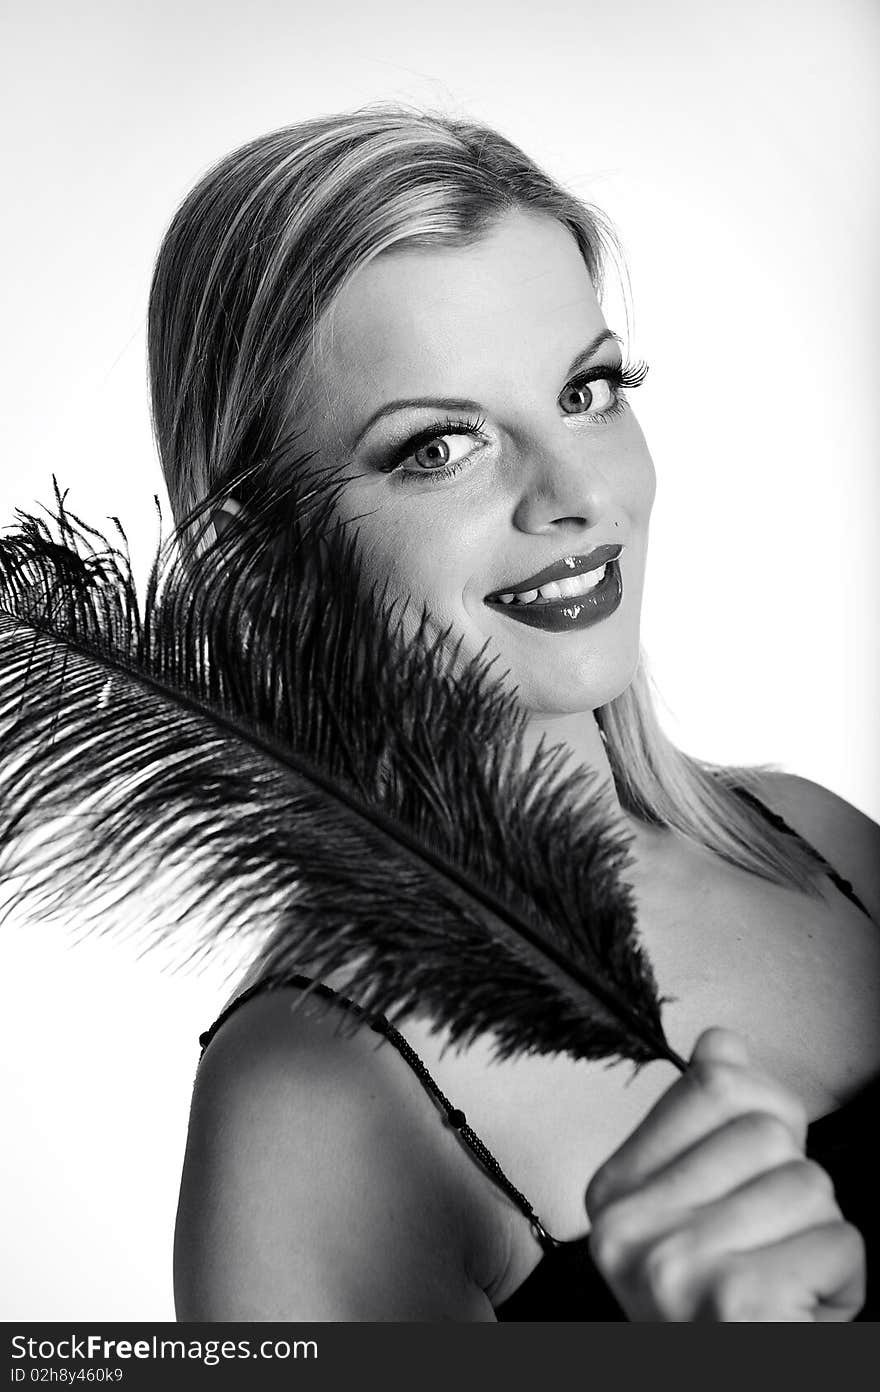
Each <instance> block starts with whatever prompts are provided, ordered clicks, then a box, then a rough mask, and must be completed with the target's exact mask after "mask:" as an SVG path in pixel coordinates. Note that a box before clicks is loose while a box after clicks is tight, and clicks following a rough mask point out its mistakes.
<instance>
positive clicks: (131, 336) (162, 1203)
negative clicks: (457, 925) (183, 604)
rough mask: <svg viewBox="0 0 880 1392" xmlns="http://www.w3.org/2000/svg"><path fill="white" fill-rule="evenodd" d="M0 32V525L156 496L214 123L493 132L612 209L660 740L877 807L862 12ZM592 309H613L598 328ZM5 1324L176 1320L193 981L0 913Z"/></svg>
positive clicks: (758, 8)
mask: <svg viewBox="0 0 880 1392" xmlns="http://www.w3.org/2000/svg"><path fill="white" fill-rule="evenodd" d="M4 30H5V32H4V34H3V38H2V43H3V48H4V50H5V52H4V57H3V59H2V64H3V72H2V84H0V88H2V98H0V100H2V104H3V108H4V109H3V110H2V113H0V114H2V124H0V129H2V135H3V144H4V154H3V181H2V186H3V192H4V195H5V197H4V203H5V216H4V222H3V233H2V236H3V242H4V245H3V260H2V266H3V270H2V276H3V282H4V301H5V306H6V307H5V311H4V333H3V342H2V346H0V352H2V375H0V381H2V392H3V401H2V414H0V429H2V434H3V454H2V465H0V470H2V472H0V525H4V526H5V525H7V524H8V523H11V522H12V520H13V508H14V507H15V506H23V507H29V508H33V507H34V505H35V504H36V503H39V502H45V503H48V502H49V501H50V498H51V474H52V472H53V470H54V471H55V472H56V474H57V475H58V477H59V480H60V482H61V484H62V486H64V487H69V488H70V495H69V498H68V502H69V505H70V506H71V507H73V509H74V511H78V512H79V513H80V514H81V515H83V516H84V517H85V518H86V519H88V520H89V521H92V522H94V523H96V524H100V523H102V522H103V521H104V519H105V518H106V517H107V516H108V515H109V514H112V513H116V514H118V515H119V516H120V517H121V519H122V521H123V523H124V525H125V526H126V529H127V530H128V532H129V535H130V537H131V540H132V544H133V549H134V553H135V556H136V558H138V559H139V561H140V563H141V564H143V563H145V559H146V558H147V557H148V555H149V554H151V550H152V546H153V543H154V541H155V535H156V532H155V511H154V508H153V504H152V495H153V494H154V493H158V494H159V495H160V498H161V499H162V501H163V506H164V508H165V515H166V518H168V519H169V525H170V509H168V507H167V503H166V501H165V495H164V489H163V484H162V479H161V473H160V470H159V467H158V463H157V461H156V459H155V456H154V453H153V447H152V443H151V438H150V432H149V422H148V405H147V384H146V369H145V346H144V328H145V310H146V301H147V292H148V286H149V279H150V273H151V266H152V260H153V257H154V255H155V253H156V250H157V248H158V245H159V241H160V239H161V236H162V232H163V229H164V227H165V226H166V224H167V222H168V220H169V219H170V216H171V214H172V212H173V210H174V208H175V207H176V205H177V203H178V202H179V201H180V199H181V198H182V197H183V196H184V194H185V193H186V192H187V191H188V189H189V188H190V187H191V185H192V184H193V183H194V182H195V180H196V179H197V177H198V176H199V175H200V174H201V172H202V171H203V170H204V169H205V168H206V167H207V166H208V165H209V164H210V163H211V162H213V161H214V160H215V159H216V158H218V157H219V156H220V155H222V154H224V153H225V152H226V151H227V150H229V149H231V148H233V147H234V146H235V145H237V144H240V143H242V142H243V141H244V140H246V139H248V138H250V137H252V136H254V135H257V134H260V133H262V132H264V131H267V130H270V129H272V128H274V127H277V126H280V125H284V124H287V123H290V122H293V121H296V120H298V119H300V118H304V117H307V116H310V115H314V114H318V113H321V112H326V111H331V110H337V109H343V108H347V107H351V106H356V105H358V104H361V103H365V102H369V101H375V100H389V99H390V100H393V99H400V100H403V101H406V102H410V103H413V104H415V105H421V106H429V107H439V108H441V109H443V110H446V111H450V112H456V113H462V114H466V115H469V116H472V117H474V118H477V119H482V120H485V121H487V122H489V123H490V124H493V125H496V126H497V127H498V128H499V129H500V130H502V131H503V132H504V133H505V134H507V135H509V136H510V137H512V138H513V139H514V140H516V141H518V142H519V143H520V144H522V145H523V146H524V148H525V149H526V150H527V151H528V152H529V153H530V154H531V155H532V156H533V157H535V158H536V159H537V160H538V161H539V162H540V163H543V164H545V165H546V166H547V167H548V169H549V170H550V171H551V172H552V173H554V174H555V175H557V176H558V177H559V178H561V179H562V180H563V182H565V183H566V184H567V185H568V186H569V187H571V188H573V189H574V190H575V191H576V192H579V193H581V194H582V195H583V196H585V197H586V198H588V199H590V200H592V201H594V202H596V203H598V204H599V205H600V206H601V207H603V208H604V209H605V211H606V212H607V213H608V214H609V215H610V216H611V217H612V218H613V219H614V220H615V222H616V224H617V226H618V227H619V229H620V231H621V233H622V236H623V241H624V244H625V247H626V250H627V253H628V258H629V263H630V267H631V271H632V281H633V291H634V299H635V309H636V320H635V328H636V332H635V337H634V340H633V342H632V344H631V345H630V347H631V350H632V354H633V356H634V357H644V358H646V359H647V360H648V362H649V363H650V364H651V373H650V375H649V377H648V380H647V383H646V385H645V386H644V387H643V388H641V389H640V391H639V393H638V394H637V396H636V397H635V398H634V406H635V408H636V410H637V412H638V413H639V415H640V418H641V420H642V424H643V426H644V428H645V431H646V434H647V437H648V441H649V444H650V445H651V447H652V450H653V454H654V458H655V462H656V465H657V469H658V475H659V490H658V498H657V504H656V509H655V514H654V522H653V526H652V550H651V559H650V564H649V574H648V590H647V597H646V603H645V615H644V629H643V635H644V642H645V646H646V648H647V651H648V654H649V657H650V659H651V662H652V669H653V673H654V676H655V679H656V682H657V685H658V687H659V690H660V693H661V695H662V697H663V706H662V710H663V715H664V720H665V723H666V725H667V727H668V728H669V730H670V732H671V733H672V734H673V735H674V737H675V738H677V739H678V740H679V741H680V742H681V743H682V744H683V745H684V746H685V747H686V748H687V749H689V750H691V751H692V752H694V753H698V754H701V755H703V756H705V757H708V758H711V759H715V760H718V761H746V762H748V761H764V760H769V761H773V762H775V763H778V764H779V765H781V766H782V767H783V768H786V769H789V770H791V771H793V772H798V773H801V774H804V775H806V776H808V777H811V778H814V779H816V780H817V781H819V782H822V783H825V784H826V785H828V786H829V787H831V788H833V789H834V790H835V791H837V792H839V793H841V794H842V795H843V796H845V797H847V798H849V799H850V800H851V801H852V802H854V803H855V804H856V805H857V806H859V807H861V808H862V809H863V810H865V811H867V812H869V813H870V814H871V815H873V816H874V817H875V818H880V776H878V774H880V749H878V731H877V721H876V718H875V712H876V711H877V709H878V708H880V700H878V697H880V690H878V688H880V670H878V669H880V652H878V642H877V627H878V624H877V617H878V610H877V601H876V598H875V596H876V592H877V588H878V585H877V582H878V571H880V567H878V563H877V559H876V554H877V544H878V543H877V530H878V520H880V508H878V491H880V482H878V479H880V470H878V433H880V429H878V427H880V407H878V391H877V364H878V336H880V315H878V293H877V292H878V268H877V257H876V247H877V245H878V233H880V218H878V203H880V180H878V177H877V169H878V156H880V149H878V146H880V95H878V93H880V81H878V79H880V8H878V6H877V5H876V4H875V3H873V2H872V0H822V2H821V3H820V2H819V0H715V3H712V0H665V3H664V0H655V3H650V0H614V3H613V4H609V3H608V0H547V3H544V4H542V5H532V4H529V3H525V0H508V2H507V3H504V4H502V3H501V0H466V2H465V0H445V3H443V4H442V5H439V6H433V7H424V6H414V5H413V4H412V3H411V0H396V3H393V2H392V0H374V2H373V3H371V4H363V3H361V0H358V2H357V3H355V0H334V3H333V4H332V5H327V6H318V5H306V4H302V3H290V0H288V3H281V0H278V3H272V2H271V0H249V3H248V4H247V5H245V4H244V3H241V4H239V5H237V6H233V5H231V4H223V3H216V0H215V3H186V0H167V3H157V2H156V0H153V3H149V0H147V3H144V2H143V0H142V2H141V3H138V4H135V3H132V0H128V3H125V0H117V3H115V4H112V5H111V4H107V5H106V6H100V5H91V6H90V5H88V4H87V3H79V4H77V5H74V6H66V5H62V4H60V3H55V4H45V3H44V4H41V3H34V0H30V3H29V4H28V5H27V6H20V7H18V13H17V15H15V16H14V17H10V18H7V20H6V22H5V25H4ZM609 317H610V318H611V322H612V325H613V326H615V327H618V328H621V329H622V328H623V324H622V319H621V318H620V317H619V316H615V315H614V314H613V313H612V312H611V310H610V309H609ZM0 954H2V956H0V960H2V962H3V971H4V991H3V996H4V1004H3V1009H2V1011H0V1018H2V1037H0V1085H2V1087H3V1096H4V1113H5V1120H6V1141H5V1145H4V1147H3V1150H2V1167H3V1168H2V1179H0V1204H2V1212H0V1229H2V1231H3V1232H4V1234H5V1235H6V1236H5V1239H4V1243H3V1249H4V1256H3V1262H4V1271H3V1275H2V1287H0V1319H5V1320H13V1319H18V1318H30V1319H40V1320H51V1319H87V1318H88V1319H104V1320H110V1319H126V1318H133V1319H134V1318H137V1319H170V1318H173V1304H172V1294H171V1237H172V1230H173V1220H174V1209H175V1203H176V1196H177V1184H178V1179H179V1172H180V1164H181V1159H182V1153H183V1143H184V1138H185V1129H186V1117H187V1108H188V1103H189V1095H190V1087H191V1081H192V1074H193V1072H194V1070H195V1065H196V1061H197V1053H198V1046H197V1036H198V1033H199V1031H200V1030H201V1029H203V1028H204V1027H205V1026H206V1025H207V1024H209V1023H210V1021H211V1019H212V1018H213V1016H214V1014H215V1013H216V1010H217V1009H218V1008H219V1005H220V1003H221V1001H222V998H223V988H222V985H221V983H220V981H219V977H218V974H217V973H216V972H215V973H213V974H210V973H205V974H203V975H201V976H180V975H177V976H170V975H168V974H166V973H165V972H163V970H162V967H161V963H160V962H159V961H158V960H157V959H154V958H152V957H147V958H145V959H144V960H142V961H137V960H136V959H135V953H134V949H133V948H132V947H130V946H118V945H111V944H108V943H106V942H104V941H93V942H88V943H86V944H80V945H77V946H76V947H73V948H71V947H69V946H67V945H65V943H64V940H63V935H62V933H61V931H60V930H59V929H57V928H55V927H50V926H49V925H47V924H22V923H17V924H16V923H7V924H5V925H3V927H2V929H0Z"/></svg>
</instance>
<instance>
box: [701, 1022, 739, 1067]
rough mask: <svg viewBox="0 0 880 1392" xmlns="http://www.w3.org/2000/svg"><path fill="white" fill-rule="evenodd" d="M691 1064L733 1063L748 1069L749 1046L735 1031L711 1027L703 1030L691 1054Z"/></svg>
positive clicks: (715, 1026)
mask: <svg viewBox="0 0 880 1392" xmlns="http://www.w3.org/2000/svg"><path fill="white" fill-rule="evenodd" d="M690 1061H691V1063H733V1064H739V1065H740V1067H743V1068H748V1067H749V1066H750V1064H751V1056H750V1054H749V1046H748V1044H747V1043H746V1040H745V1039H744V1038H743V1036H742V1035H741V1034H737V1033H736V1031H735V1030H729V1029H721V1028H720V1027H719V1026H717V1025H713V1026H712V1027H711V1028H710V1029H705V1030H703V1033H702V1034H701V1035H700V1036H699V1038H698V1039H697V1042H696V1044H695V1045H694V1047H693V1050H692V1052H691V1059H690Z"/></svg>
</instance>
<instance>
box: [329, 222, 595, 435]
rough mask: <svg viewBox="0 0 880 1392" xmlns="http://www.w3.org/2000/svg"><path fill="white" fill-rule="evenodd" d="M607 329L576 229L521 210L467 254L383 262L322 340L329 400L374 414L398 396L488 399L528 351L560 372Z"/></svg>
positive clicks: (460, 250) (336, 310)
mask: <svg viewBox="0 0 880 1392" xmlns="http://www.w3.org/2000/svg"><path fill="white" fill-rule="evenodd" d="M603 324H604V320H603V317H602V313H601V310H600V308H599V305H598V302H597V299H596V294H595V291H594V289H593V286H592V284H591V281H590V277H589V272H588V270H587V267H586V265H585V263H584V260H583V257H582V256H581V253H580V250H579V249H578V246H577V243H576V242H575V240H574V237H573V235H572V234H571V232H569V230H568V229H567V228H566V227H564V226H563V225H562V224H561V223H559V222H557V221H556V220H555V219H553V218H550V217H546V216H538V215H535V214H529V213H520V212H517V213H510V214H506V215H505V216H504V217H503V218H501V219H499V220H498V221H497V222H496V223H495V224H494V225H493V226H492V227H491V228H490V230H488V231H487V232H486V234H485V235H484V236H482V237H481V238H480V239H479V241H477V242H475V243H473V244H472V245H471V246H466V247H424V248H421V247H408V248H404V249H401V250H391V251H388V252H384V253H382V254H381V255H380V256H378V257H377V258H376V259H375V260H374V261H372V262H371V263H370V264H369V265H368V266H365V267H364V268H363V269H362V270H360V271H359V272H358V273H357V274H356V275H355V276H354V277H353V278H352V280H351V282H350V283H349V284H348V285H347V286H346V287H345V289H344V290H343V291H342V292H341V293H340V294H339V295H338V296H337V299H336V301H335V303H334V305H333V306H332V309H331V310H330V312H329V313H328V315H327V316H326V318H325V320H324V321H323V323H322V324H321V325H320V329H319V333H318V335H317V336H316V343H315V353H314V357H313V367H312V372H313V375H314V378H315V379H316V380H315V385H316V386H318V387H319V388H320V396H321V397H323V399H324V401H325V402H327V401H332V400H337V401H345V402H346V404H347V405H348V406H349V407H354V408H357V407H361V408H363V409H364V410H366V409H368V408H371V407H374V406H376V405H378V404H381V402H382V401H384V400H388V399H390V398H392V397H395V396H402V395H406V396H410V395H412V396H417V395H419V394H420V393H424V394H437V395H444V394H447V393H448V394H450V395H454V394H455V393H456V392H463V391H465V390H466V391H467V393H468V394H470V395H477V394H479V391H480V384H481V380H483V381H485V383H486V385H487V386H489V385H490V383H491V381H492V378H493V376H496V379H497V373H498V371H499V369H500V368H505V367H506V368H507V370H508V371H509V370H510V369H511V368H515V366H516V358H517V355H518V354H522V356H523V361H524V362H528V364H529V365H530V367H531V368H532V369H538V370H540V368H541V365H542V358H543V359H544V360H545V361H546V362H547V364H548V368H549V367H550V365H551V364H552V370H553V371H558V370H559V358H560V355H561V356H565V354H566V352H568V356H569V357H570V356H571V354H572V352H573V351H576V350H577V349H578V348H579V347H581V346H582V343H583V342H584V341H585V339H586V338H587V337H589V336H590V333H591V332H593V333H594V332H596V330H597V329H598V328H601V327H603Z"/></svg>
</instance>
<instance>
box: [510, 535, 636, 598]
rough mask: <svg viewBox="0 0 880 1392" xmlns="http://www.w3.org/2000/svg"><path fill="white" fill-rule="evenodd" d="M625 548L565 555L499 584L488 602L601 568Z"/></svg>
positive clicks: (599, 548) (598, 547) (601, 548)
mask: <svg viewBox="0 0 880 1392" xmlns="http://www.w3.org/2000/svg"><path fill="white" fill-rule="evenodd" d="M622 549H623V548H622V547H621V546H619V545H612V546H597V547H596V548H595V549H594V550H593V551H588V552H587V554H586V555H585V556H575V555H570V556H563V557H562V559H561V560H558V561H554V562H553V564H552V565H549V566H545V568H544V569H543V570H539V571H537V573H536V574H535V575H527V576H526V578H525V579H524V580H515V581H513V582H512V583H511V584H509V585H499V587H498V589H497V590H493V591H492V593H491V594H488V595H486V603H491V602H493V601H497V599H498V596H499V595H502V594H522V593H523V592H524V591H526V590H537V589H540V587H541V586H542V585H549V584H550V582H551V580H567V579H569V578H570V577H571V576H573V575H584V574H586V572H587V571H590V570H599V569H600V567H602V566H603V565H606V564H607V562H608V561H615V560H616V559H617V557H618V556H619V555H620V553H621V550H622Z"/></svg>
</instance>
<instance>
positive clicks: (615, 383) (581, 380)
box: [382, 362, 648, 483]
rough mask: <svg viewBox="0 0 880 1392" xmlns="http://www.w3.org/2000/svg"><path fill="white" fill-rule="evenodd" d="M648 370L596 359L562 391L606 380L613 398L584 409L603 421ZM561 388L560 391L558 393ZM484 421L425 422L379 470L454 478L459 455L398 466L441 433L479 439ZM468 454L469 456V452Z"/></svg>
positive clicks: (415, 477)
mask: <svg viewBox="0 0 880 1392" xmlns="http://www.w3.org/2000/svg"><path fill="white" fill-rule="evenodd" d="M647 372H648V364H647V363H646V362H636V363H597V364H596V365H595V366H594V367H590V368H588V369H587V370H586V371H585V372H580V373H578V375H577V376H576V377H572V379H571V381H569V382H566V384H565V387H563V391H565V390H567V389H568V388H570V387H583V386H588V385H589V383H590V382H609V383H610V384H611V386H612V387H613V389H614V392H615V394H616V395H615V400H614V402H613V404H612V405H611V406H609V407H608V408H607V410H605V411H596V412H593V413H592V414H588V413H587V412H585V413H584V414H585V415H588V418H589V419H590V420H591V421H599V422H601V423H604V422H606V421H609V420H612V419H613V418H614V417H615V416H619V415H620V413H621V412H622V411H623V410H624V408H625V406H626V401H625V400H624V398H623V396H621V395H620V393H621V392H623V391H625V390H627V389H630V390H631V389H632V388H634V387H640V386H641V385H642V383H643V382H644V380H645V377H646V376H647ZM561 395H562V392H560V396H561ZM485 424H486V418H485V416H481V417H480V418H479V419H478V420H467V419H465V420H452V419H447V420H444V421H434V422H432V424H431V425H429V426H426V427H425V429H424V430H420V431H418V433H417V434H415V435H411V436H410V438H409V439H408V440H406V441H405V442H404V443H403V444H401V445H398V446H397V448H396V449H395V450H394V452H393V454H392V455H391V457H390V458H389V459H388V462H387V464H385V465H384V466H383V469H382V472H383V473H386V474H394V473H396V474H398V475H399V476H400V478H401V479H402V480H403V481H405V482H407V483H409V482H412V481H417V482H419V483H421V482H423V481H426V480H430V481H433V482H438V481H441V480H444V479H450V478H453V477H454V475H455V474H457V473H459V471H460V470H461V469H463V468H464V466H465V464H467V463H468V459H467V458H466V459H459V460H456V461H455V462H454V463H452V464H447V465H446V466H445V467H444V468H442V469H402V468H401V467H400V466H401V464H403V463H404V462H405V460H407V459H408V458H409V456H410V455H411V454H413V453H415V451H416V450H417V449H421V447H422V445H430V444H431V443H432V442H433V441H434V440H438V439H440V438H442V436H444V435H470V436H471V437H472V438H474V439H482V438H483V437H482V434H481V432H482V429H483V426H484V425H485ZM468 458H470V456H468Z"/></svg>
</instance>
